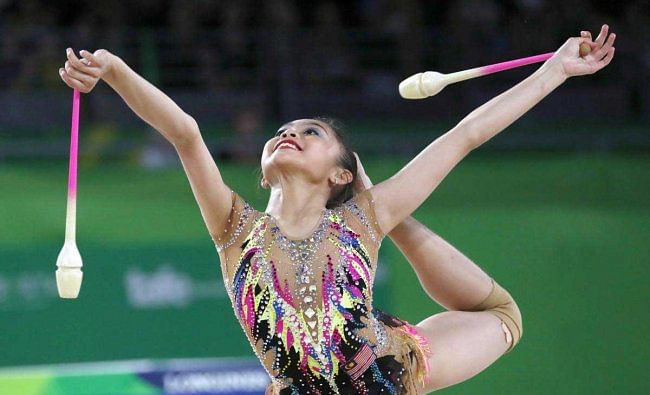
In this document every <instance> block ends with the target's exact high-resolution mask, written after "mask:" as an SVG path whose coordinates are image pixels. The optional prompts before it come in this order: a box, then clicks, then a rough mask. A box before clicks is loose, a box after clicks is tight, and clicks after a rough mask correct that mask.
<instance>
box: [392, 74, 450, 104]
mask: <svg viewBox="0 0 650 395" xmlns="http://www.w3.org/2000/svg"><path fill="white" fill-rule="evenodd" d="M445 86H447V83H446V81H445V74H442V73H438V72H437V71H425V72H424V73H417V74H414V75H412V76H410V77H408V78H407V79H405V80H404V81H402V82H401V83H400V84H399V94H400V96H402V97H403V98H405V99H424V98H426V97H429V96H433V95H435V94H437V93H438V92H440V91H441V90H442V89H443V88H444V87H445Z"/></svg>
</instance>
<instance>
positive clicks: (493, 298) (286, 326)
mask: <svg viewBox="0 0 650 395" xmlns="http://www.w3.org/2000/svg"><path fill="white" fill-rule="evenodd" d="M607 36H608V27H607V26H606V25H604V26H603V28H602V30H601V31H600V34H599V35H598V37H597V38H596V40H595V41H592V39H591V35H590V34H589V32H582V34H581V37H579V38H578V37H574V38H569V39H568V40H567V41H566V42H565V43H564V45H562V46H561V47H560V48H559V49H558V51H557V52H556V53H555V55H554V56H553V57H552V58H550V59H549V60H548V61H546V62H545V63H544V64H543V65H542V66H541V67H540V68H539V69H538V70H537V71H535V72H534V73H533V74H532V75H531V76H529V77H528V78H526V79H525V80H524V81H522V82H520V83H519V84H517V85H516V86H514V87H513V88H511V89H509V90H508V91H506V92H504V93H502V94H500V95H499V96H497V97H495V98H494V99H492V100H490V101H489V102H487V103H486V104H484V105H482V106H480V107H479V108H478V109H476V110H474V111H473V112H472V113H470V114H469V115H468V116H467V117H465V118H464V119H463V120H462V121H461V122H460V123H458V125H456V126H455V127H454V128H452V129H451V130H450V131H448V132H447V133H445V134H443V135H442V136H440V137H438V138H437V139H436V140H435V141H433V142H432V143H431V144H430V145H429V146H428V147H426V148H425V149H424V150H423V151H422V152H421V153H420V154H419V155H418V156H416V157H415V158H414V159H413V160H412V161H411V162H410V163H408V164H407V165H406V166H405V167H404V168H403V169H402V170H400V171H399V172H398V173H397V174H395V175H394V176H393V177H391V178H389V179H388V180H386V181H383V182H381V183H379V184H377V185H375V186H372V185H371V184H370V182H369V180H368V178H367V177H366V176H365V173H364V172H363V168H362V167H361V166H360V163H359V162H358V160H357V158H356V156H355V155H354V154H353V153H352V152H351V151H350V150H349V149H348V148H347V146H346V145H345V143H344V142H343V139H342V136H341V134H340V132H339V130H338V127H337V125H336V124H335V123H334V122H332V121H330V120H329V119H326V118H314V119H300V120H296V121H293V122H289V123H287V124H285V125H283V126H282V127H280V129H279V130H278V131H277V133H275V136H273V137H272V138H271V139H270V140H269V141H268V142H267V143H266V144H265V146H264V148H263V152H262V160H261V162H262V173H263V179H262V185H263V187H265V188H269V189H270V197H269V202H268V205H267V207H266V211H265V212H261V211H257V210H255V209H253V208H252V207H250V206H249V205H248V204H247V203H246V202H245V201H244V200H243V199H242V198H241V197H240V196H239V195H237V194H236V193H235V192H233V191H231V189H230V188H229V187H228V186H227V185H226V184H225V183H224V182H223V180H222V179H221V175H220V174H219V170H218V169H217V166H216V165H215V163H214V161H213V159H212V157H211V155H210V153H209V152H208V149H207V148H206V146H205V144H204V142H203V139H202V137H201V133H200V131H199V128H198V126H197V124H196V122H195V121H194V119H193V118H192V117H191V116H189V115H188V114H186V113H185V112H183V111H182V110H181V109H180V108H179V107H178V106H177V105H176V104H175V103H174V102H173V101H172V100H171V99H170V98H169V97H167V96H165V95H164V94H163V93H162V92H161V91H159V90H158V89H156V88H155V87H154V86H152V85H151V84H149V83H148V82H147V81H145V80H144V79H143V78H142V77H140V76H139V75H137V74H136V73H135V72H134V71H133V70H131V69H130V68H129V67H128V66H127V65H126V64H125V63H124V62H123V61H122V60H121V59H120V58H118V57H117V56H115V55H113V54H111V53H109V52H108V51H106V50H98V51H96V52H94V53H90V52H88V51H81V52H80V55H81V59H79V58H77V56H76V55H75V54H74V52H73V51H72V50H71V49H68V50H67V58H68V60H67V61H66V63H65V68H62V69H60V70H59V72H60V75H61V78H62V79H63V80H64V81H65V82H66V84H67V85H68V86H70V87H72V88H76V89H79V90H80V91H82V92H90V91H91V90H92V89H93V87H94V86H95V84H96V83H97V81H98V80H99V79H103V80H104V81H106V82H107V83H108V84H109V85H110V86H111V87H112V88H113V89H114V90H115V91H116V92H117V93H119V94H120V96H121V97H122V98H123V99H124V100H125V102H126V103H127V104H128V105H129V107H131V109H132V110H133V111H134V112H136V113H137V114H138V115H139V116H140V117H141V118H142V119H143V120H145V121H146V122H147V123H149V124H150V125H151V126H153V127H154V128H155V129H156V130H158V131H159V132H160V133H161V134H162V135H163V136H164V137H165V138H166V139H167V140H168V141H169V142H170V143H171V144H173V146H174V147H175V149H176V151H177V152H178V155H179V156H180V159H181V161H182V163H183V167H184V169H185V172H186V173H187V177H188V179H189V182H190V185H191V188H192V191H193V193H194V195H195V197H196V200H197V202H198V204H199V207H200V209H201V214H202V215H203V218H204V220H205V223H206V226H207V228H208V231H209V233H210V235H211V237H212V238H213V240H214V242H215V244H216V247H217V250H218V252H219V257H220V261H221V269H222V273H223V278H224V282H225V285H226V289H227V291H228V295H229V297H230V299H231V301H232V305H233V308H234V311H235V315H236V317H237V319H238V320H239V322H240V324H241V326H242V329H243V330H244V333H245V334H246V336H247V338H248V340H249V341H250V343H251V345H252V347H253V350H254V351H255V353H256V355H257V357H258V358H259V359H260V361H261V362H262V365H263V366H264V367H265V368H266V369H267V371H268V373H269V375H270V377H271V379H272V383H271V384H270V385H269V387H268V389H267V393H275V394H278V393H280V394H307V393H309V394H330V393H340V394H357V393H360V394H364V393H365V394H375V393H380V392H386V393H393V394H404V393H408V394H414V393H427V392H430V391H433V390H436V389H439V388H443V387H446V386H449V385H452V384H454V383H458V382H461V381H463V380H466V379H468V378H470V377H472V376H474V375H475V374H477V373H478V372H480V371H481V370H483V369H485V368H486V367H487V366H489V365H490V364H492V363H493V362H494V361H495V360H496V359H498V358H499V357H500V356H501V355H503V354H504V353H505V352H507V351H509V350H511V349H512V348H513V347H514V346H515V345H516V344H517V342H518V341H519V339H520V338H521V335H522V321H521V314H520V312H519V309H518V308H517V305H516V303H515V302H514V300H513V299H512V297H511V296H510V295H509V293H508V292H507V291H505V290H504V289H503V288H502V287H501V286H499V284H497V283H496V282H495V281H494V280H493V279H492V278H491V277H490V276H488V275H487V274H486V273H484V272H483V271H482V270H481V269H480V268H479V267H478V266H476V265H475V264H474V263H473V262H471V261H470V260H469V259H468V258H467V257H465V256H464V255H463V254H461V253H460V252H459V251H457V250H456V249H454V248H453V247H452V246H451V245H449V244H448V243H446V242H445V241H444V240H442V239H441V238H440V237H438V236H437V235H435V234H434V233H432V232H431V231H429V230H428V229H426V227H424V226H423V225H421V224H420V223H418V222H417V221H416V220H414V219H413V218H411V217H410V214H411V213H412V212H413V211H414V210H415V209H416V208H417V207H418V206H419V205H420V204H422V202H423V201H424V200H425V199H426V198H427V197H428V196H429V195H430V194H431V193H432V192H433V190H434V189H435V188H436V187H437V185H438V184H439V183H440V182H441V181H442V180H443V179H444V177H445V176H446V175H447V174H448V173H449V172H450V171H451V169H453V168H454V166H455V165H456V164H457V163H458V162H459V161H460V160H461V159H462V158H464V157H465V156H466V155H467V154H469V153H470V152H471V151H472V150H473V149H475V148H477V147H479V146H480V145H481V144H483V143H484V142H485V141H487V140H489V139H490V138H492V137H493V136H495V135H496V134H497V133H499V132H500V131H502V130H503V129H504V128H506V127H507V126H508V125H510V124H511V123H512V122H514V121H515V120H516V119H517V118H519V117H520V116H521V115H523V114H524V113H525V112H526V111H528V110H529V109H530V108H531V107H532V106H534V105H535V104H537V103H538V102H539V101H540V100H541V99H542V98H544V97H545V96H546V95H548V94H549V93H550V92H551V91H552V90H553V89H555V88H556V87H557V86H559V85H560V84H562V83H563V82H564V81H565V80H566V79H567V78H568V77H571V76H577V75H584V74H592V73H595V72H596V71H598V70H600V69H601V68H603V67H605V66H606V65H607V64H608V63H609V62H610V61H611V60H612V58H613V56H614V47H613V46H612V45H613V44H614V38H615V35H614V34H613V33H612V34H610V35H609V38H607ZM582 42H587V43H589V45H590V46H591V48H592V51H591V53H590V54H589V55H587V56H586V57H584V58H580V57H579V56H578V47H579V44H580V43H582ZM385 235H388V236H389V237H391V239H393V241H394V242H395V243H396V244H397V246H398V247H399V248H400V250H401V251H402V253H403V254H404V255H405V256H406V258H407V259H408V260H409V262H410V263H411V265H412V266H413V268H414V270H415V271H416V273H417V275H418V277H419V279H420V282H421V284H422V285H423V287H424V288H425V290H426V292H427V293H428V294H429V295H430V296H431V297H432V299H434V300H435V301H437V302H438V303H440V304H441V305H442V306H444V307H446V308H447V309H448V310H449V311H446V312H443V313H440V314H435V315H433V316H431V317H429V318H426V319H425V320H424V321H422V322H420V323H419V324H417V325H410V324H409V323H407V322H405V321H402V320H400V319H398V318H396V317H393V316H391V315H389V314H386V313H383V312H381V311H379V310H377V309H373V307H372V285H373V279H374V275H375V271H376V264H377V252H378V249H379V246H380V244H381V241H382V239H383V237H384V236H385Z"/></svg>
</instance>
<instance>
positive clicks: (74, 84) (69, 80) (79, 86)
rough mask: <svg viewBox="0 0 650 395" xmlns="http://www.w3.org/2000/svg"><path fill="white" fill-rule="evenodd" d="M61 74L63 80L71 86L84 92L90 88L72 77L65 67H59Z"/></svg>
mask: <svg viewBox="0 0 650 395" xmlns="http://www.w3.org/2000/svg"><path fill="white" fill-rule="evenodd" d="M59 76H61V79H62V80H63V82H65V83H66V85H68V86H69V87H70V88H73V89H77V90H78V91H80V92H84V93H86V92H88V91H89V89H88V88H87V87H86V86H85V85H84V84H83V83H82V82H81V81H79V80H76V79H74V78H72V77H70V76H69V75H68V73H67V72H66V71H65V69H63V68H61V69H59Z"/></svg>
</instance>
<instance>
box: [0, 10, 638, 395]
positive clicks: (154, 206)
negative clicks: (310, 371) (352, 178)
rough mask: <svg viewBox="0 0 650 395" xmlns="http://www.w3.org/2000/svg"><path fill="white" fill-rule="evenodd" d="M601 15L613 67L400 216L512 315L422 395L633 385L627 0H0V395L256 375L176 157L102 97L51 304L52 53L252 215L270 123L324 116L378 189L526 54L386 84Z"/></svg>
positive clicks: (200, 383) (59, 233) (584, 25)
mask: <svg viewBox="0 0 650 395" xmlns="http://www.w3.org/2000/svg"><path fill="white" fill-rule="evenodd" d="M603 23H608V24H609V25H610V27H611V31H614V32H616V33H617V36H618V37H617V41H616V48H617V50H616V57H615V59H614V60H613V62H612V63H611V64H610V65H609V66H608V67H607V68H605V69H604V70H602V71H600V72H598V73H597V74H596V75H592V76H585V77H577V78H572V79H570V80H568V81H567V82H566V83H565V84H564V85H563V86H561V87H559V88H558V89H557V90H556V91H555V92H553V93H552V94H551V95H550V96H549V97H547V98H546V99H544V100H543V101H542V102H541V103H540V104H539V105H537V106H536V107H535V108H534V109H532V110H531V111H530V112H528V113H527V114H526V115H525V116H524V117H522V118H521V119H520V120H518V121H517V122H516V123H515V124H513V125H512V126H510V127H509V128H508V129H506V130H505V131H503V132H502V133H501V134H499V135H498V136H497V137H495V138H494V139H493V140H491V141H489V142H488V143H486V144H485V145H483V146H482V147H480V148H479V149H477V150H475V151H474V152H472V153H471V154H470V155H469V156H468V157H467V158H466V159H465V160H463V162H462V163H460V164H459V165H458V166H457V167H456V168H455V169H454V171H453V172H452V173H451V174H450V175H449V176H448V177H447V178H446V179H445V181H444V182H443V183H442V184H441V185H440V186H439V188H438V189H437V190H436V191H435V192H434V193H433V195H432V196H431V198H430V199H429V200H428V201H427V202H426V203H425V204H423V205H422V207H421V208H420V209H419V210H418V211H417V212H416V213H415V214H414V215H415V217H416V218H418V219H419V220H421V221H422V222H423V223H425V224H427V225H428V226H429V227H430V228H431V229H432V230H433V231H435V232H436V233H438V234H440V235H441V236H442V237H444V238H445V239H447V240H448V241H449V242H450V243H452V244H453V245H454V246H456V247H457V248H458V249H460V250H461V251H463V252H464V253H465V254H466V255H468V256H469V257H470V258H472V259H473V260H474V261H475V262H477V263H478V264H479V265H480V266H481V267H483V268H484V269H485V270H486V271H487V272H488V273H489V274H490V275H492V276H493V277H494V278H495V279H497V281H499V282H500V283H501V284H502V285H503V286H504V287H505V288H507V289H508V290H509V291H510V292H511V294H512V295H513V296H514V297H515V299H516V300H517V302H518V304H519V306H520V308H521V310H522V313H523V317H524V321H525V325H526V331H525V335H524V337H523V339H522V342H521V343H520V344H519V346H518V348H517V350H516V351H515V352H513V353H510V354H508V355H507V356H505V357H504V358H502V359H501V360H499V361H497V362H496V363H495V364H494V365H493V366H491V367H490V368H488V369H487V370H486V371H485V372H484V373H481V374H479V375H478V376H476V377H475V378H473V379H471V380H469V381H467V382H465V383H462V384H459V385H456V386H454V387H452V388H449V389H445V390H442V391H441V392H442V393H448V394H476V393H481V394H511V393H525V394H548V393H560V394H611V393H621V394H623V393H624V394H635V393H645V391H647V379H644V377H645V376H646V372H647V362H646V361H647V358H648V357H649V356H650V347H649V346H648V342H647V340H645V337H646V335H647V333H648V332H649V331H650V318H649V317H648V309H647V302H648V300H649V297H650V292H649V289H648V285H647V280H646V279H647V278H648V275H649V274H650V273H649V270H648V256H649V254H650V245H649V243H648V242H647V239H648V236H650V193H649V191H650V172H649V170H650V155H649V153H650V133H649V132H648V127H649V126H650V79H649V78H648V71H649V69H650V34H649V31H650V3H649V2H648V1H615V2H614V1H584V0H565V1H562V2H551V1H548V0H502V1H496V0H482V1H478V0H458V1H416V0H377V1H370V0H357V1H309V2H308V1H301V2H299V1H288V0H266V1H250V0H242V1H236V2H235V1H207V0H205V1H190V0H184V1H181V0H166V1H154V0H130V1H101V2H91V1H72V0H68V1H38V0H20V1H12V0H0V53H1V54H2V56H1V57H0V107H1V108H2V109H3V110H2V114H1V115H0V185H1V187H0V394H10V395H14V394H17V395H43V394H47V395H55V394H66V395H68V394H70V395H77V394H113V395H115V394H117V395H122V394H124V395H128V394H161V393H168V394H240V393H241V394H256V393H257V394H259V393H263V389H264V386H265V384H266V382H267V381H268V378H267V376H266V373H265V372H264V370H263V369H262V368H261V366H260V364H259V362H258V361H257V360H256V359H255V358H254V355H253V353H252V350H251V347H250V345H249V344H248V343H247V341H246V338H245V336H244V334H243V332H242V330H241V327H240V326H239V323H238V322H237V321H236V319H235V316H234V314H233V311H232V307H231V304H230V301H229V300H228V298H227V296H226V293H225V290H224V288H223V284H222V277H221V273H220V269H219V262H218V256H217V253H216V251H215V248H214V245H213V244H212V241H211V239H210V237H209V235H208V232H207V230H206V229H205V226H204V225H203V222H202V219H201V216H200V212H199V210H198V206H197V205H196V203H195V201H194V199H193V196H192V193H191V190H190V188H189V184H188V182H187V179H186V178H185V175H184V173H183V170H182V168H181V166H180V162H179V161H178V159H177V157H176V154H175V151H174V150H173V148H172V147H171V145H169V144H168V143H167V142H166V141H165V140H164V139H163V138H162V137H161V136H160V135H159V134H158V133H157V132H156V131H155V130H153V129H151V128H150V127H148V126H147V125H146V124H145V123H144V122H142V121H141V120H139V118H137V116H135V115H134V114H133V113H132V112H131V111H130V110H129V108H128V107H127V106H126V105H125V104H124V102H123V101H122V100H121V98H120V97H119V96H118V95H117V94H116V93H115V92H113V91H112V90H110V88H109V87H108V86H107V85H106V84H104V83H100V84H98V86H97V87H96V88H95V90H94V91H93V92H91V93H90V94H87V95H82V101H81V125H80V165H79V192H78V208H77V210H78V211H77V244H78V246H79V250H80V252H81V255H82V257H83V259H84V265H85V266H84V273H85V279H84V284H83V287H82V290H81V294H80V296H79V299H77V300H72V301H71V300H61V299H59V298H58V296H57V293H56V285H55V281H54V271H55V263H56V258H57V254H58V252H59V250H60V248H61V246H62V243H63V237H64V227H65V205H66V190H67V160H68V151H69V141H70V137H69V136H70V116H71V115H70V114H71V96H72V94H71V90H70V89H69V88H68V87H67V86H65V84H64V83H63V82H62V81H61V80H60V78H59V76H58V72H57V70H58V68H59V67H62V66H63V63H64V62H65V49H66V48H67V47H72V48H73V49H74V50H75V51H79V50H81V49H87V50H90V51H94V50H96V49H99V48H105V49H108V50H109V51H111V52H113V53H114V54H116V55H118V56H120V57H121V58H122V59H124V60H125V61H126V63H127V64H129V65H130V66H131V67H132V68H133V69H134V70H136V71H137V72H138V73H140V74H141V75H142V76H144V77H145V78H146V79H147V80H149V81H151V82H152V83H154V84H155V85H156V86H158V87H160V88H161V89H162V90H163V91H164V92H166V93H167V94H169V95H170V96H171V97H172V98H173V99H174V100H175V101H176V102H177V103H178V104H179V105H180V106H181V107H182V108H183V109H184V110H185V111H186V112H188V113H189V114H190V115H192V116H193V117H194V118H195V119H196V120H197V121H198V123H199V125H200V127H201V130H202V133H203V136H204V139H205V140H206V143H207V144H208V145H209V147H210V150H211V152H212V153H213V156H214V157H215V160H216V161H217V163H218V165H219V167H220V169H221V171H222V173H223V177H224V179H225V181H226V182H227V183H228V184H229V185H230V186H231V187H232V188H233V189H235V190H237V191H238V192H239V193H240V194H242V195H243V196H244V197H245V198H247V199H248V200H249V201H250V202H251V203H253V204H254V205H255V207H256V208H258V209H261V210H263V209H264V208H265V205H266V198H267V196H266V192H265V191H264V190H261V189H260V188H259V187H258V181H257V180H258V178H257V172H258V171H259V157H260V152H261V148H262V146H263V144H264V142H265V141H266V140H267V139H268V138H270V137H271V136H272V135H273V134H274V132H275V130H277V128H278V127H279V126H280V125H281V124H282V123H284V122H287V121H289V120H292V119H296V118H303V117H311V116H318V115H327V116H333V117H336V118H339V119H341V120H342V121H344V122H345V123H346V125H347V128H348V133H349V135H350V138H351V140H352V142H353V146H354V147H355V148H356V150H357V151H358V152H359V153H360V156H361V158H362V160H363V162H364V164H365V167H366V170H367V171H368V173H369V175H370V176H371V177H372V178H373V179H374V180H375V181H380V180H382V179H385V178H387V177H389V176H390V175H392V174H394V173H395V172H396V171H397V170H399V169H400V168H401V166H403V165H404V164H405V163H406V162H407V161H408V160H409V159H410V158H412V157H413V156H414V155H415V154H417V152H419V151H420V150H421V149H423V148H424V147H425V146H426V145H427V144H428V143H430V142H431V141H433V140H434V139H435V138H437V137H438V136H439V135H441V134H443V133H444V132H446V131H447V130H448V129H449V128H451V127H452V126H453V125H454V124H456V123H457V122H458V121H460V120H461V119H462V118H463V117H464V116H465V115H466V114H467V113H469V112H470V111H471V110H472V109H474V108H475V107H477V106H479V105H480V104H482V103H484V102H486V101H487V100H489V99H490V98H491V97H494V96H496V95H497V94H499V93H501V92H503V91H504V90H506V89H508V88H510V87H511V86H513V85H514V84H516V83H517V82H519V81H521V80H522V79H523V78H525V77H526V76H527V75H529V74H531V73H532V72H533V71H534V70H535V68H536V67H539V65H531V66H527V67H522V68H519V69H516V70H510V71H507V72H503V73H498V74H495V75H491V76H486V77H482V78H479V79H474V80H470V81H466V82H462V83H459V84H456V85H452V86H449V87H447V88H446V89H445V90H444V91H442V92H441V93H440V94H438V95H437V96H435V97H433V98H429V99H426V100H420V101H407V100H403V99H401V98H400V97H399V96H398V94H397V85H398V83H399V82H400V81H401V80H402V79H403V78H405V77H407V76H409V75H411V74H413V73H416V72H420V71H424V70H435V71H439V72H443V73H447V72H453V71H458V70H464V69H468V68H471V67H476V66H482V65H486V64H491V63H496V62H500V61H505V60H510V59H515V58H520V57H525V56H530V55H535V54H540V53H545V52H549V51H553V50H555V49H557V48H558V47H559V46H560V45H561V44H562V43H564V41H565V40H566V39H567V38H568V37H570V36H577V35H579V33H580V30H590V31H591V32H592V33H593V35H594V37H595V35H596V34H597V32H598V31H599V29H600V26H601V25H602V24H603ZM376 281H377V282H376V285H375V287H376V288H375V305H376V306H377V307H379V308H382V309H384V310H386V311H389V312H391V313H393V314H396V315H398V316H399V317H401V318H403V319H406V320H408V321H410V322H412V323H417V322H419V321H420V320H422V319H424V318H426V317H427V316H429V315H431V314H434V313H436V312H439V311H441V310H442V309H441V308H440V307H439V306H438V305H436V304H435V302H433V301H431V300H430V299H428V297H427V296H426V294H425V293H424V292H423V291H422V290H421V288H420V286H419V283H418V280H417V277H416V276H415V275H414V273H413V271H412V269H411V268H410V266H409V264H408V262H406V261H405V260H404V259H403V258H402V257H401V255H400V254H399V253H398V251H397V250H396V249H395V247H394V246H393V244H392V243H391V242H390V241H389V240H388V239H386V240H385V242H384V244H383V246H382V249H381V251H380V263H379V272H378V275H377V280H376ZM644 383H645V384H644ZM643 388H646V390H643Z"/></svg>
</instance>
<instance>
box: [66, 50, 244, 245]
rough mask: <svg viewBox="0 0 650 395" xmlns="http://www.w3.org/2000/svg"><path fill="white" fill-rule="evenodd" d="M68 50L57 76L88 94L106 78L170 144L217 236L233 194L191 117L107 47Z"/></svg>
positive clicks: (127, 102)
mask: <svg viewBox="0 0 650 395" xmlns="http://www.w3.org/2000/svg"><path fill="white" fill-rule="evenodd" d="M66 55H67V58H68V60H67V61H66V62H65V68H61V69H59V75H60V76H61V79H62V80H63V81H64V82H65V83H66V84H67V85H68V86H69V87H71V88H75V89H78V90H79V91H80V92H83V93H88V92H90V91H91V90H92V89H93V88H94V87H95V85H96V84H97V82H98V81H99V80H100V79H102V80H104V81H105V82H106V83H107V84H108V85H109V86H110V87H111V88H113V90H115V92H117V93H118V94H119V95H120V96H121V97H122V99H124V101H125V102H126V104H127V105H128V106H129V107H130V108H131V109H132V110H133V112H135V113H136V114H137V115H138V116H139V117H140V118H141V119H142V120H144V121H145V122H147V123H148V124H149V125H151V126H152V127H153V128H154V129H156V130H157V131H158V132H159V133H160V134H161V135H162V136H163V137H165V139H167V141H169V142H170V143H171V144H172V145H173V146H174V148H175V149H176V152H177V153H178V155H179V157H180V160H181V162H182V164H183V168H184V169H185V173H186V174H187V178H188V180H189V182H190V186H191V188H192V192H193V193H194V197H195V198H196V201H197V203H198V204H199V208H200V209H201V214H202V216H203V219H204V221H205V224H206V226H207V228H208V231H209V232H210V235H211V236H212V237H213V239H216V238H218V237H219V236H220V234H221V232H222V230H223V229H224V228H225V224H226V222H227V219H228V216H229V214H230V211H231V207H232V195H231V191H230V188H228V186H227V185H226V184H225V183H224V182H223V180H222V178H221V174H220V172H219V169H218V168H217V165H216V163H215V162H214V159H213V158H212V155H210V152H209V151H208V148H207V147H206V145H205V143H204V141H203V138H202V136H201V132H200V130H199V127H198V125H197V123H196V121H195V120H194V118H192V117H191V116H190V115H188V114H187V113H185V112H184V111H183V110H182V109H181V108H180V107H179V106H178V105H177V104H176V103H174V101H173V100H172V99H171V98H169V97H168V96H167V95H165V94H164V93H163V92H162V91H160V90H159V89H158V88H156V87H155V86H153V85H152V84H151V83H149V82H148V81H147V80H145V79H144V78H142V77H141V76H140V75H138V74H137V73H136V72H135V71H133V70H132V69H131V68H130V67H129V66H128V65H127V64H126V63H125V62H124V61H123V60H122V59H120V58H119V57H118V56H116V55H114V54H112V53H110V52H109V51H107V50H105V49H99V50H97V51H95V52H94V53H90V52H88V51H85V50H83V51H81V52H80V55H81V57H82V58H81V59H79V58H78V57H77V56H76V55H75V53H74V51H73V50H72V49H71V48H68V49H67V50H66Z"/></svg>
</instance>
